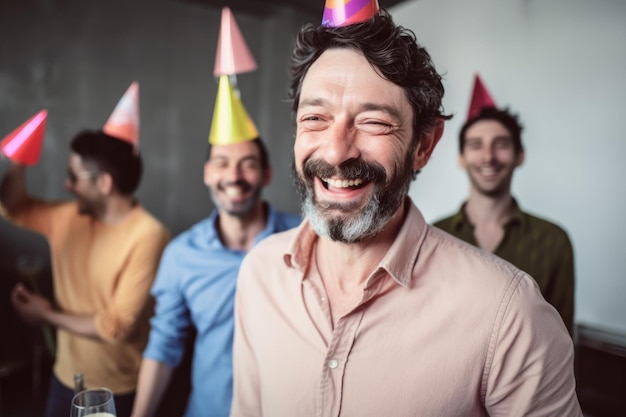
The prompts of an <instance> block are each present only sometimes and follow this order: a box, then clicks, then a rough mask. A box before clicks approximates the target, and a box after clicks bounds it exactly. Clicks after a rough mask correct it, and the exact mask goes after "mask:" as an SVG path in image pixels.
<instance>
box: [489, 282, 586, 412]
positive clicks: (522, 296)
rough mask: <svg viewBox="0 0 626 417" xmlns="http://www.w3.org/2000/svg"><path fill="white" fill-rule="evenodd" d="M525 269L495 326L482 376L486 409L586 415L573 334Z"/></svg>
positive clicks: (513, 284)
mask: <svg viewBox="0 0 626 417" xmlns="http://www.w3.org/2000/svg"><path fill="white" fill-rule="evenodd" d="M521 274H522V275H521V276H520V277H518V279H516V280H514V281H513V283H512V285H511V286H510V288H509V290H508V292H507V296H505V298H504V300H503V303H502V305H501V307H500V311H499V314H498V319H497V321H496V325H495V326H494V331H493V334H492V340H491V343H490V348H489V354H488V359H487V363H486V367H485V377H484V379H483V390H482V392H483V395H484V403H485V408H486V409H487V412H488V414H489V415H490V416H492V417H505V416H507V417H512V416H513V417H514V416H525V417H532V416H542V417H546V416H553V417H561V416H572V417H577V416H580V417H582V412H581V410H580V406H579V404H578V399H577V397H576V391H575V379H574V361H573V357H574V349H573V343H572V339H571V338H570V337H569V335H568V334H567V331H566V328H565V326H564V325H563V322H562V321H561V319H560V318H559V315H558V313H557V312H556V310H555V309H554V308H553V307H552V306H551V305H549V304H548V303H547V302H545V300H544V299H543V297H542V296H541V293H540V291H539V288H538V287H537V285H536V283H535V282H534V281H533V280H532V278H530V277H529V276H528V275H527V274H523V273H521Z"/></svg>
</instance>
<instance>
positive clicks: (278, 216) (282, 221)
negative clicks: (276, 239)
mask: <svg viewBox="0 0 626 417" xmlns="http://www.w3.org/2000/svg"><path fill="white" fill-rule="evenodd" d="M273 218H274V219H273V221H274V228H275V231H276V232H282V231H284V230H288V229H292V228H294V227H296V226H298V225H299V224H300V222H301V218H300V216H299V215H297V214H293V213H285V212H281V211H274V212H273Z"/></svg>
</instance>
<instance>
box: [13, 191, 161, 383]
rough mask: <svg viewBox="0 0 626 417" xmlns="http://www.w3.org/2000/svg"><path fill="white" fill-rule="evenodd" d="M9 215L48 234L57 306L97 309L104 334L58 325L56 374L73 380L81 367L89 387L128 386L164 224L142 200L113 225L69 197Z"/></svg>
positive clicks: (144, 328) (142, 341)
mask: <svg viewBox="0 0 626 417" xmlns="http://www.w3.org/2000/svg"><path fill="white" fill-rule="evenodd" d="M9 218H10V219H11V220H12V221H13V222H15V223H16V224H17V225H20V226H23V227H25V228H28V229H32V230H34V231H35V232H39V233H41V234H42V235H44V236H45V237H46V238H47V239H48V242H49V245H50V252H51V258H52V270H53V277H54V295H55V302H56V305H57V306H58V308H59V309H61V310H62V311H64V312H67V313H71V314H79V315H95V320H96V328H97V331H98V334H99V335H100V337H101V338H102V339H103V340H104V341H100V340H95V339H90V338H86V337H82V336H78V335H75V334H73V333H70V332H67V331H64V330H60V329H59V330H57V352H56V358H55V364H54V373H55V375H56V377H57V378H58V379H59V380H60V381H61V382H62V383H63V384H64V385H66V386H67V387H72V386H73V375H74V374H75V373H79V372H80V373H83V374H84V376H85V385H86V386H87V387H96V386H105V387H108V388H110V389H111V390H112V391H113V392H114V393H119V394H122V393H128V392H131V391H133V390H134V389H135V387H136V385H137V373H138V371H139V365H140V363H141V356H142V352H143V349H144V347H145V345H146V342H147V336H148V332H149V321H148V320H149V317H150V315H151V313H152V302H151V298H150V287H151V285H152V282H153V280H154V277H155V274H156V269H157V266H158V263H159V259H160V257H161V253H162V251H163V249H164V248H165V245H166V244H167V242H168V241H169V237H170V236H169V233H168V231H167V229H166V228H165V227H164V226H163V225H162V224H161V223H160V222H159V221H158V220H156V219H155V218H154V217H152V216H151V215H150V214H149V213H148V212H146V211H145V210H144V209H143V208H142V207H141V206H140V205H137V206H136V207H135V208H134V209H133V210H132V212H131V213H130V214H129V215H128V216H127V217H126V218H125V219H124V220H123V221H122V222H120V223H117V224H105V223H102V222H100V221H98V220H95V219H93V218H92V217H90V216H84V215H80V214H79V213H78V208H77V205H76V203H74V202H71V203H67V202H66V203H50V202H44V201H40V200H31V202H30V204H28V205H27V206H26V207H24V208H21V209H20V210H19V212H11V213H9Z"/></svg>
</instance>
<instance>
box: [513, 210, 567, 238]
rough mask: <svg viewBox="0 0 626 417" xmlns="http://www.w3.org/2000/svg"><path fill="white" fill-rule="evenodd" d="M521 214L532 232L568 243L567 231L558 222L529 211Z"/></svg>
mask: <svg viewBox="0 0 626 417" xmlns="http://www.w3.org/2000/svg"><path fill="white" fill-rule="evenodd" d="M522 215H523V216H524V218H525V220H526V222H527V223H528V225H529V227H530V228H531V230H532V231H533V233H535V234H539V235H542V237H543V238H551V239H557V240H561V241H563V242H566V243H568V244H569V243H570V239H569V236H568V234H567V232H566V231H565V229H563V228H562V227H561V226H559V225H558V224H556V223H553V222H551V221H549V220H546V219H544V218H542V217H539V216H535V215H532V214H530V213H526V212H522Z"/></svg>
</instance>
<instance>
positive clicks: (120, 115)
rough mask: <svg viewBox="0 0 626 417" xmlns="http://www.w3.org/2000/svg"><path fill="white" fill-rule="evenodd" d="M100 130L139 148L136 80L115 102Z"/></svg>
mask: <svg viewBox="0 0 626 417" xmlns="http://www.w3.org/2000/svg"><path fill="white" fill-rule="evenodd" d="M102 131H103V132H104V133H106V134H107V135H111V136H115V137H116V138H118V139H120V140H124V141H126V142H130V143H131V144H133V145H134V146H135V149H139V84H138V83H137V82H136V81H135V82H133V83H132V84H131V85H130V87H128V89H127V90H126V92H125V93H124V95H123V96H122V98H121V99H120V101H119V102H118V103H117V105H116V106H115V108H114V109H113V113H111V116H109V119H108V120H107V122H106V123H105V124H104V126H103V127H102Z"/></svg>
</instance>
